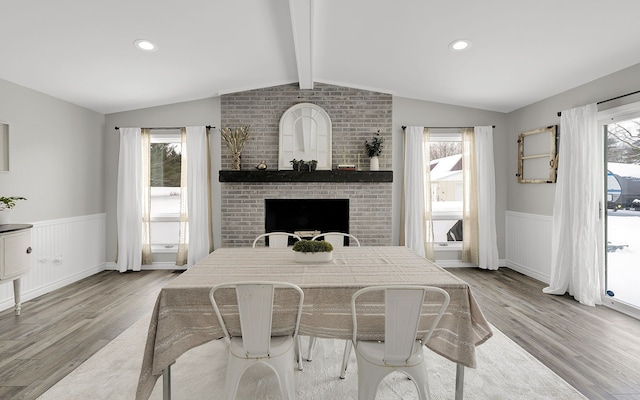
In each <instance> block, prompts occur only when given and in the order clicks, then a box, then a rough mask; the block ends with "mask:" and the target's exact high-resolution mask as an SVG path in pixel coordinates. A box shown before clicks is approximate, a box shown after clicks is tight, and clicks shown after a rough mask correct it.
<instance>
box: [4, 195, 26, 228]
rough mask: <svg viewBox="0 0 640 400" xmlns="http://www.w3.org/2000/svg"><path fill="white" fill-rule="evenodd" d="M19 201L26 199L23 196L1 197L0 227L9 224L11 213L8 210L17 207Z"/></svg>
mask: <svg viewBox="0 0 640 400" xmlns="http://www.w3.org/2000/svg"><path fill="white" fill-rule="evenodd" d="M18 200H26V198H24V197H21V196H9V197H4V196H2V197H0V225H5V224H8V223H9V211H7V210H10V209H12V208H13V207H15V205H16V201H18Z"/></svg>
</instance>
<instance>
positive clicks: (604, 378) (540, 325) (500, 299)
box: [449, 268, 640, 400]
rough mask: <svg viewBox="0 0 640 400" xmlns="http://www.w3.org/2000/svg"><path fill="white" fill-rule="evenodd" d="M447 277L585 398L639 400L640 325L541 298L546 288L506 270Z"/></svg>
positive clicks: (601, 310)
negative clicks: (469, 292) (465, 285)
mask: <svg viewBox="0 0 640 400" xmlns="http://www.w3.org/2000/svg"><path fill="white" fill-rule="evenodd" d="M449 271H450V272H451V273H453V274H454V275H456V276H458V277H460V278H461V279H463V280H465V281H467V282H468V283H469V284H470V285H471V287H472V289H473V293H474V296H475V297H476V298H477V300H478V302H479V303H480V307H481V308H482V311H483V312H484V314H485V317H486V318H487V320H488V321H489V322H491V323H492V324H493V325H494V326H495V327H496V328H498V329H499V330H500V331H502V332H504V333H505V334H506V335H507V336H508V337H509V338H511V339H512V340H513V341H514V342H516V343H518V344H519V345H520V346H521V347H523V348H524V349H525V350H527V351H528V352H529V353H530V354H532V355H533V356H534V357H536V358H537V359H538V360H540V361H541V362H542V363H543V364H545V365H546V366H547V367H549V368H550V369H551V370H553V371H554V372H555V373H556V374H558V375H559V376H560V377H562V378H563V379H564V380H565V381H567V382H568V383H569V384H571V385H572V386H573V387H575V388H576V389H578V390H579V391H580V392H581V393H582V394H584V395H585V396H586V397H587V398H589V399H615V400H631V399H636V400H637V399H640V320H637V319H634V318H631V317H629V316H626V315H624V314H622V313H619V312H617V311H614V310H611V309H609V308H606V307H603V306H598V307H589V306H584V305H581V304H580V303H578V302H577V301H575V300H574V299H573V298H572V297H570V296H568V295H565V296H553V295H547V294H543V293H542V288H543V287H545V286H547V285H545V284H543V283H542V282H540V281H537V280H535V279H531V278H529V277H527V276H525V275H522V274H519V273H517V272H515V271H512V270H510V269H507V268H500V270H498V271H485V270H480V269H477V268H451V269H449ZM514 384H515V383H514ZM543 390H544V389H543Z"/></svg>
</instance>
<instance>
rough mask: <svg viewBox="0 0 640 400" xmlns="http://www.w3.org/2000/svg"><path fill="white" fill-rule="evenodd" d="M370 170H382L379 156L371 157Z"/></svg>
mask: <svg viewBox="0 0 640 400" xmlns="http://www.w3.org/2000/svg"><path fill="white" fill-rule="evenodd" d="M369 170H370V171H378V170H380V162H379V161H378V157H376V156H374V157H371V158H370V159H369Z"/></svg>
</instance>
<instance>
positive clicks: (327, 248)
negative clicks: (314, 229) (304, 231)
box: [293, 239, 333, 263]
mask: <svg viewBox="0 0 640 400" xmlns="http://www.w3.org/2000/svg"><path fill="white" fill-rule="evenodd" d="M332 258H333V246H332V245H331V243H329V242H327V241H326V240H304V239H303V240H299V241H297V242H296V243H295V244H294V245H293V260H294V261H296V262H301V263H322V262H329V261H331V259H332Z"/></svg>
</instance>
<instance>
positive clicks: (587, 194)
mask: <svg viewBox="0 0 640 400" xmlns="http://www.w3.org/2000/svg"><path fill="white" fill-rule="evenodd" d="M597 112H598V108H597V106H596V104H589V105H586V106H583V107H577V108H574V109H571V110H567V111H562V116H561V119H560V145H559V148H560V149H559V152H558V180H557V183H556V195H555V201H554V204H553V228H552V236H551V239H552V244H551V252H552V254H551V283H550V284H549V286H548V287H546V288H544V289H543V291H544V292H545V293H551V294H559V295H562V294H564V293H566V292H568V293H569V294H570V295H572V296H574V297H575V299H576V300H578V301H579V302H580V303H582V304H586V305H590V306H594V305H596V304H601V303H602V301H601V292H602V288H603V283H602V275H601V269H602V262H603V258H604V255H603V248H604V245H603V243H602V242H603V241H602V218H601V199H602V194H603V193H604V144H603V139H602V137H601V135H599V134H598V127H597Z"/></svg>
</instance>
